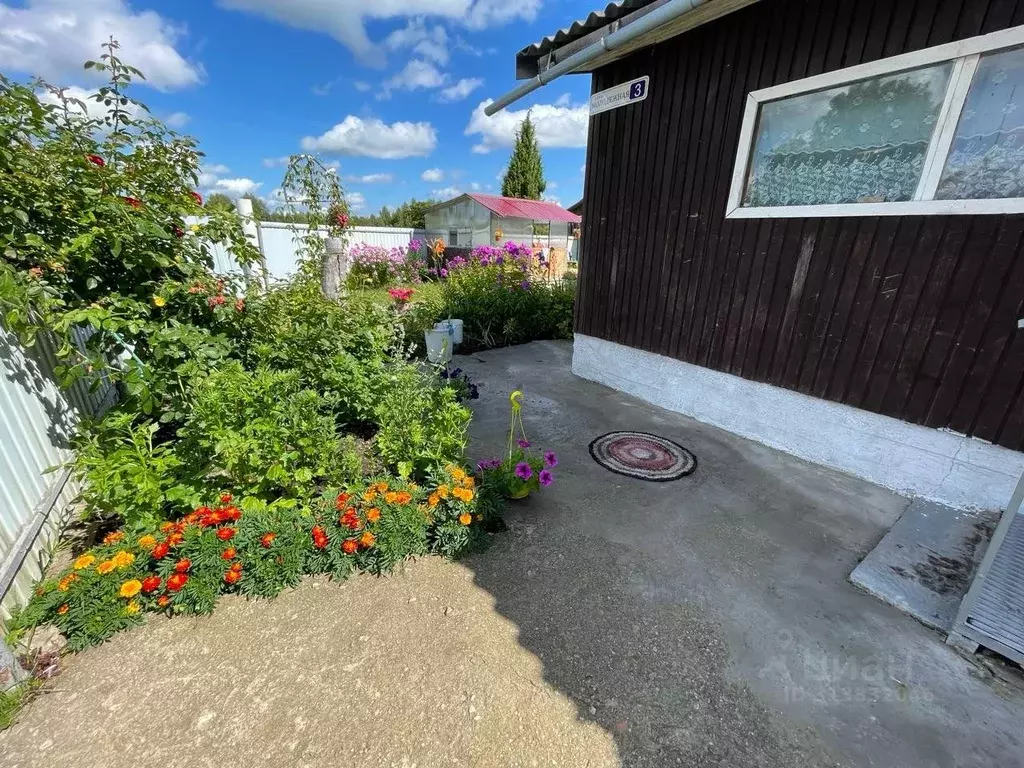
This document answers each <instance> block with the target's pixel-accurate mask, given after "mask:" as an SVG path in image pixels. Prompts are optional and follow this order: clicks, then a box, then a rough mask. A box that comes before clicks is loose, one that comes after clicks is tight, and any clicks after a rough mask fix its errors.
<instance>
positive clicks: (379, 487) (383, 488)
mask: <svg viewBox="0 0 1024 768" xmlns="http://www.w3.org/2000/svg"><path fill="white" fill-rule="evenodd" d="M373 487H374V488H376V489H377V493H384V491H386V490H387V489H388V484H387V483H385V482H384V481H381V482H379V483H377V484H376V485H375V486H373Z"/></svg>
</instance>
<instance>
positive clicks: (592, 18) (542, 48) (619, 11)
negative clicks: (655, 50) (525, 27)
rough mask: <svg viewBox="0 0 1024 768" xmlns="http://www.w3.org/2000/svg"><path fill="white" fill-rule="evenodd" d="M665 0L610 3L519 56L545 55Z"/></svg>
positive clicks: (524, 50)
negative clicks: (634, 12)
mask: <svg viewBox="0 0 1024 768" xmlns="http://www.w3.org/2000/svg"><path fill="white" fill-rule="evenodd" d="M664 2H665V0H620V2H618V3H608V5H606V6H605V8H604V10H603V11H594V12H593V13H591V14H590V15H589V16H587V18H585V19H581V20H579V21H574V22H573V23H572V24H570V25H569V26H568V27H566V28H565V29H560V30H558V31H557V32H556V33H555V34H553V35H548V36H547V37H545V38H544V39H542V40H540V41H539V42H536V43H533V44H532V45H528V46H526V47H525V48H523V50H521V51H520V52H519V53H518V54H517V55H518V56H529V57H534V56H543V55H544V54H545V53H547V52H548V51H551V50H554V49H555V48H560V47H562V46H563V45H565V44H566V43H571V42H572V41H573V40H577V39H579V38H581V37H583V36H584V35H588V34H590V33H591V32H593V31H594V30H595V29H600V28H601V27H606V26H608V25H609V24H611V23H612V22H613V21H615V20H616V19H621V18H622V17H623V16H626V15H628V14H630V13H632V12H633V11H636V10H639V9H640V8H645V7H646V6H648V5H654V4H658V5H661V4H662V3H664Z"/></svg>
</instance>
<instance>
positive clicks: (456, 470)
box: [451, 467, 466, 483]
mask: <svg viewBox="0 0 1024 768" xmlns="http://www.w3.org/2000/svg"><path fill="white" fill-rule="evenodd" d="M451 473H452V477H454V478H455V479H456V480H457V481H458V482H460V483H461V482H462V481H463V480H465V479H466V472H465V470H463V469H462V468H461V467H451Z"/></svg>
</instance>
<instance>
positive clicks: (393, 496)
mask: <svg viewBox="0 0 1024 768" xmlns="http://www.w3.org/2000/svg"><path fill="white" fill-rule="evenodd" d="M384 501H386V502H387V503H388V504H394V503H395V502H396V501H398V493H397V491H388V492H387V493H385V494H384Z"/></svg>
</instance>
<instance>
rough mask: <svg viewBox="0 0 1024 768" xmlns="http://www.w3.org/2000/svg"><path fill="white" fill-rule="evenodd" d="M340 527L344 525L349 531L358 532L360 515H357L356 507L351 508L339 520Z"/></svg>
mask: <svg viewBox="0 0 1024 768" xmlns="http://www.w3.org/2000/svg"><path fill="white" fill-rule="evenodd" d="M338 524H339V525H343V526H345V527H346V528H348V529H349V530H352V531H354V530H356V529H357V528H358V527H359V515H358V514H357V513H356V510H355V507H349V508H348V509H346V510H345V514H344V515H342V516H341V518H340V519H339V520H338Z"/></svg>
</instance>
